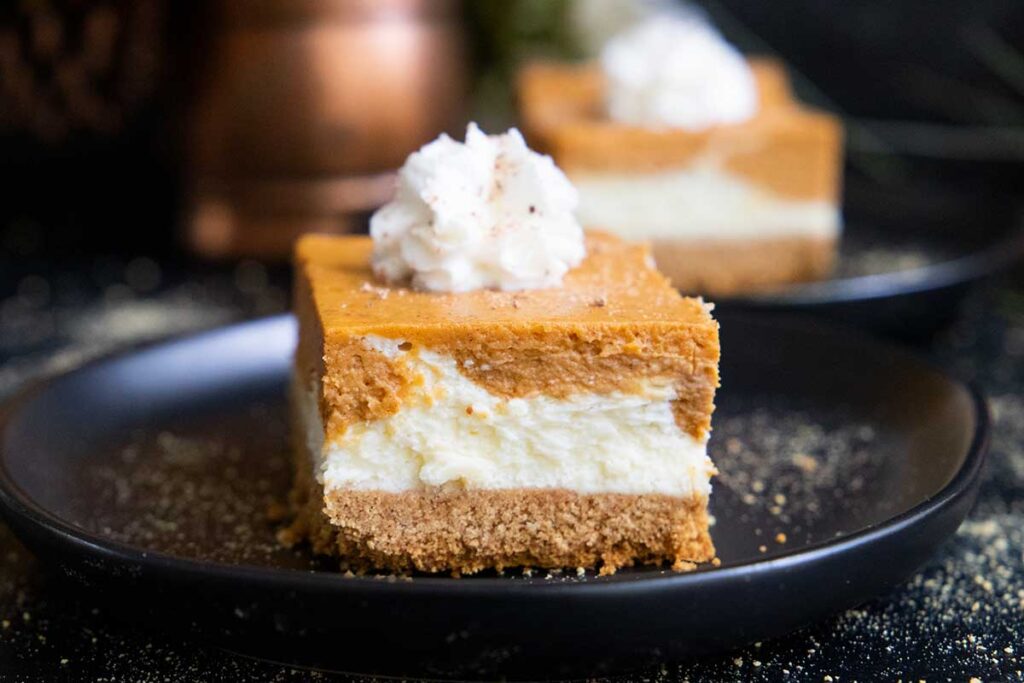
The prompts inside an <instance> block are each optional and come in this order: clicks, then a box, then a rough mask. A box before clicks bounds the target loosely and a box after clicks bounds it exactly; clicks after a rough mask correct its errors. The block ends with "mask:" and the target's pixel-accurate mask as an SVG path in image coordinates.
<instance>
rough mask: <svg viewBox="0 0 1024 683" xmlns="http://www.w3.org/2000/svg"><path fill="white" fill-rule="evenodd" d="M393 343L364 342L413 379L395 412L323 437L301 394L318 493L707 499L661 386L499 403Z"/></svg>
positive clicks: (441, 364) (669, 390) (689, 440)
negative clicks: (551, 491)
mask: <svg viewBox="0 0 1024 683" xmlns="http://www.w3.org/2000/svg"><path fill="white" fill-rule="evenodd" d="M401 341H402V340H398V339H395V340H389V339H382V338H379V337H376V338H374V337H368V338H366V340H365V342H366V343H367V345H368V346H369V347H371V348H374V349H375V350H378V351H381V352H384V353H386V354H387V355H389V356H390V357H392V358H395V359H396V360H398V361H399V362H403V363H408V364H409V365H410V366H411V367H412V368H413V369H414V371H416V372H417V373H419V374H420V375H421V376H422V377H423V382H422V384H420V385H419V386H418V387H416V388H415V389H413V391H412V393H411V394H410V395H409V396H408V398H407V400H406V402H405V404H404V405H403V407H402V408H401V409H400V410H399V411H398V412H397V413H396V414H394V415H392V416H390V417H388V418H385V419H380V420H375V421H371V422H366V423H361V424H357V425H354V426H352V427H350V428H349V429H348V430H347V431H346V432H345V434H344V435H343V436H341V437H340V438H337V439H335V440H331V441H329V442H327V443H324V437H323V434H324V427H323V423H322V420H321V418H320V413H319V409H318V407H317V401H316V393H315V390H314V389H313V388H310V389H309V390H308V395H307V396H306V399H305V401H304V404H305V413H306V415H305V420H306V424H307V425H308V428H309V444H310V448H311V449H312V452H313V453H314V454H320V456H321V459H320V462H319V463H317V469H318V472H317V475H318V479H319V480H320V482H321V483H322V484H323V485H324V488H325V490H328V491H330V490H333V489H358V490H381V491H393V492H400V491H410V490H412V491H416V490H424V489H429V488H432V487H455V488H466V489H511V488H563V489H569V490H572V491H577V492H580V493H632V494H652V493H661V494H669V495H676V496H683V497H692V496H696V495H700V496H707V495H708V494H709V492H710V478H711V475H712V474H713V472H714V467H713V466H712V464H711V461H710V459H708V457H707V442H706V440H697V439H694V438H693V437H691V436H690V435H688V434H686V433H685V432H683V431H682V430H681V429H680V428H679V426H678V425H677V424H676V421H675V416H674V415H673V412H672V406H671V403H670V402H671V401H672V399H673V398H674V397H675V389H674V388H673V387H672V386H671V384H670V383H669V382H653V381H652V382H649V383H647V385H646V386H645V387H644V391H643V392H642V393H641V394H623V393H614V394H604V395H597V394H577V395H575V396H572V397H570V398H568V399H564V400H563V399H555V398H551V397H547V396H533V397H528V398H513V399H506V398H502V397H499V396H496V395H494V394H492V393H490V392H489V391H487V390H486V389H485V388H483V387H482V386H480V385H478V384H476V383H475V382H473V381H472V380H470V379H468V378H467V377H465V376H464V375H463V374H462V373H461V372H460V371H459V369H458V367H457V366H456V363H455V361H454V360H453V359H452V358H450V357H447V356H442V355H439V354H437V353H433V352H430V351H427V350H424V349H418V350H417V349H413V350H410V351H408V352H405V351H401V350H400V349H399V348H398V345H399V344H400V343H401Z"/></svg>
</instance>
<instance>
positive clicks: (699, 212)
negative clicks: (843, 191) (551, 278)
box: [572, 164, 841, 240]
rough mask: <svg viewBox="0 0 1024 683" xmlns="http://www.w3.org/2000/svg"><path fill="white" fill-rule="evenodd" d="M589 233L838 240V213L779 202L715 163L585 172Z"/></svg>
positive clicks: (818, 205)
mask: <svg viewBox="0 0 1024 683" xmlns="http://www.w3.org/2000/svg"><path fill="white" fill-rule="evenodd" d="M572 181H573V184H575V185H576V189H577V191H578V192H579V195H580V205H579V208H578V209H577V212H576V215H577V216H578V217H579V219H580V223H582V224H583V225H584V227H591V228H601V229H603V230H608V231H610V232H614V233H617V234H618V235H620V236H621V237H624V238H626V239H708V240H713V239H726V240H728V239H737V238H742V239H755V238H759V237H761V238H774V237H788V236H795V237H832V236H835V235H836V234H837V233H838V232H839V228H840V224H841V219H840V211H839V208H838V207H837V206H836V205H835V204H833V203H831V202H827V201H799V200H792V199H785V198H782V197H778V196H776V195H774V194H772V193H770V192H767V191H765V190H763V189H761V188H759V187H757V186H755V185H753V184H751V183H750V182H749V181H747V180H746V179H744V178H742V177H741V176H737V175H735V174H731V173H729V172H727V171H725V170H722V169H721V168H718V167H716V166H715V165H712V164H698V165H695V166H692V167H688V168H685V169H677V170H671V171H661V172H657V173H629V174H625V173H585V174H584V173H580V174H574V175H573V176H572Z"/></svg>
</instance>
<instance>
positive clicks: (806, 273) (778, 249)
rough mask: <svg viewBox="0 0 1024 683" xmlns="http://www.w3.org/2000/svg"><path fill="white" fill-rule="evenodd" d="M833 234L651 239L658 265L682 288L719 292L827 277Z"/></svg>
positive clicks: (833, 250)
mask: <svg viewBox="0 0 1024 683" xmlns="http://www.w3.org/2000/svg"><path fill="white" fill-rule="evenodd" d="M836 241H837V240H836V238H833V237H777V238H757V239H746V238H745V239H734V240H729V239H721V240H704V241H698V240H655V241H654V244H653V251H654V260H655V261H656V262H657V264H658V270H660V271H661V272H662V273H664V274H665V275H666V276H668V278H669V279H670V280H671V281H672V284H673V286H675V287H677V288H679V289H680V290H682V292H683V293H684V294H693V293H701V294H712V295H716V296H724V295H731V294H738V293H750V292H757V291H765V290H768V289H771V288H772V287H778V286H779V285H783V284H788V283H794V282H809V281H813V280H820V279H822V278H824V277H827V276H828V274H829V273H830V272H831V271H832V268H833V266H834V264H835V260H836V249H837V247H836Z"/></svg>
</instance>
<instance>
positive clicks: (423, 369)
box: [292, 135, 719, 573]
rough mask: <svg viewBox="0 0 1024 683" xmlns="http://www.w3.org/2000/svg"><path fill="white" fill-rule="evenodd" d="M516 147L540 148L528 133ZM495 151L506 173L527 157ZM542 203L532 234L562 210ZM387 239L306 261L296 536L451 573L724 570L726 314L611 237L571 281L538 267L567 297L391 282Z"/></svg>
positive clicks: (365, 560)
mask: <svg viewBox="0 0 1024 683" xmlns="http://www.w3.org/2000/svg"><path fill="white" fill-rule="evenodd" d="M504 137H506V136H501V138H504ZM491 140H494V138H493V137H492V138H491ZM448 142H451V143H452V144H453V145H460V144H461V143H455V142H453V141H448ZM478 142H479V143H480V144H481V145H482V144H484V142H488V141H486V140H485V141H482V142H481V141H479V140H478ZM499 142H500V144H502V145H505V146H512V147H514V148H515V149H516V150H519V152H520V153H521V152H522V150H526V148H525V145H523V144H522V139H521V138H519V137H518V135H516V136H515V139H513V140H512V141H511V142H509V141H508V140H499ZM488 144H491V143H490V142H488ZM520 146H521V149H520ZM428 147H429V146H428ZM434 151H436V150H434ZM456 151H457V150H456ZM426 152H427V154H424V152H421V153H420V154H424V156H429V153H430V152H431V150H429V149H428V150H426ZM453 154H454V152H453ZM529 154H531V155H533V153H532V152H529ZM496 156H497V158H496V159H495V160H494V166H495V167H503V168H508V167H513V168H515V166H516V164H517V163H519V162H520V161H522V160H521V159H517V157H516V155H515V154H513V153H512V152H509V151H507V150H506V151H505V152H502V151H500V150H499V152H498V153H497V155H496ZM414 157H415V155H414ZM534 157H537V158H539V159H543V158H542V157H539V156H538V155H534ZM527 160H529V161H530V162H531V163H538V164H540V163H542V162H541V161H537V159H534V158H532V157H527ZM426 161H427V159H425V158H424V157H423V156H421V157H418V158H414V159H411V160H410V162H409V165H410V167H416V166H417V164H419V165H423V164H425V163H426ZM447 161H448V162H450V161H451V160H450V159H448V160H447ZM544 163H549V162H544ZM441 166H443V167H444V168H448V169H450V168H451V164H450V163H449V164H442V165H441ZM545 168H546V167H545ZM551 170H557V169H554V167H553V166H551ZM520 182H523V179H522V178H521V177H518V178H517V177H502V178H497V179H496V180H495V183H496V185H497V186H506V187H505V189H508V187H509V186H515V185H516V184H517V183H520ZM495 183H490V184H492V185H494V184H495ZM544 186H545V187H548V188H549V189H550V188H551V187H552V186H551V185H550V184H547V183H545V185H544ZM491 189H492V190H494V189H495V188H494V187H493V186H492V187H491ZM434 190H436V187H435V188H434ZM434 190H427V191H424V190H423V189H422V188H418V192H417V193H414V194H416V196H420V195H422V196H429V197H433V196H434V195H433V194H432V192H434ZM399 192H400V194H401V192H402V190H401V189H400V190H399ZM471 194H472V195H473V196H476V193H475V192H473V193H471ZM527 195H529V193H527ZM524 196H525V195H524ZM530 196H532V195H530ZM535 199H536V203H532V202H534V199H532V198H531V199H529V202H531V203H529V204H527V205H525V206H524V207H523V214H524V216H525V218H524V219H523V220H524V224H525V223H528V221H529V220H530V218H529V217H530V216H533V215H536V213H538V212H542V213H549V212H550V211H551V209H552V207H550V206H545V203H548V204H550V203H551V202H550V197H545V196H543V195H542V194H538V195H536V197H535ZM501 204H502V205H506V206H507V202H502V203H501ZM531 206H532V207H533V208H532V211H531V209H530V207H531ZM407 208H408V207H406V209H407ZM403 212H404V213H403V214H402V215H403V216H406V215H417V214H416V212H414V211H413V212H409V211H406V210H405V209H403ZM473 213H477V214H479V213H480V212H479V211H472V212H468V213H467V215H469V214H473ZM445 215H446V214H445V213H444V211H440V210H439V211H438V213H437V214H436V215H435V219H436V220H435V227H436V225H437V223H438V222H441V221H442V219H443V218H444V216H445ZM421 218H422V216H421ZM504 218H510V217H509V216H505V217H504ZM417 220H418V219H417ZM498 222H499V223H500V222H501V220H499V221H498ZM375 227H379V226H375ZM519 227H520V224H519V223H516V228H515V229H519ZM545 227H546V228H547V229H546V232H545V233H544V234H546V235H551V234H553V233H555V232H557V230H556V229H555V227H552V226H551V225H546V226H545ZM491 228H493V225H491ZM381 232H386V230H383V229H381V230H375V231H374V233H375V235H374V238H373V239H371V238H369V237H329V236H308V237H305V238H303V239H302V240H301V241H300V242H299V243H298V245H297V248H296V268H297V284H296V290H295V310H296V313H297V316H298V320H299V344H298V350H297V354H296V366H295V373H294V383H293V387H292V396H293V408H294V416H295V425H296V435H297V437H298V438H297V448H296V472H297V477H296V488H295V498H296V501H297V503H298V506H299V523H298V524H297V526H296V530H298V531H299V532H300V533H302V534H303V535H305V536H307V537H308V538H309V540H310V541H311V543H312V545H313V547H314V549H315V550H316V551H317V552H319V553H324V554H331V555H338V556H340V557H341V558H342V559H343V560H344V562H345V563H347V564H348V565H349V566H354V567H356V568H363V567H373V568H383V569H387V570H392V571H400V572H405V571H410V570H418V571H426V572H437V571H449V572H454V573H470V572H477V571H480V570H482V569H486V568H498V569H500V568H503V567H512V566H531V567H548V568H556V567H558V568H561V567H580V566H583V567H600V568H601V569H602V571H604V572H605V573H608V572H611V571H614V570H615V569H616V568H618V567H621V566H625V565H630V564H633V563H637V562H640V563H668V564H670V565H672V566H674V567H676V568H677V569H682V568H688V567H690V566H692V565H690V563H692V562H702V561H707V560H710V559H712V557H713V555H714V548H713V546H712V543H711V539H710V536H709V533H708V514H707V504H708V495H709V492H710V483H709V482H710V478H711V476H712V474H713V473H714V468H713V466H712V464H711V462H710V460H709V459H708V457H707V454H706V443H707V439H708V433H709V430H710V426H711V425H710V421H711V412H712V410H713V407H714V406H713V398H714V393H715V388H716V387H717V385H718V370H717V367H718V356H719V343H718V325H717V323H716V322H715V321H714V320H713V319H712V317H711V314H710V306H708V305H706V304H705V303H703V302H702V301H701V300H699V299H692V298H684V297H682V296H680V295H679V294H678V293H677V292H676V291H675V290H674V289H673V288H672V287H671V286H670V285H669V283H668V281H667V280H666V279H665V278H664V277H663V276H662V275H661V274H660V273H658V272H657V271H656V270H655V269H654V268H653V267H652V264H651V260H650V256H649V253H648V250H647V248H646V247H645V246H643V245H631V244H625V243H623V242H621V241H620V240H619V239H618V238H616V237H613V236H611V235H608V234H602V233H596V232H595V233H590V234H587V235H586V236H585V237H584V236H583V233H582V232H579V233H578V236H579V238H580V243H579V245H578V247H579V249H580V254H579V258H578V259H576V258H569V259H567V260H566V261H565V263H566V264H567V265H568V264H571V265H569V267H567V268H566V269H565V272H564V273H559V275H558V278H557V280H552V279H551V277H552V276H551V272H550V271H553V270H558V268H557V267H555V266H554V265H552V264H551V263H548V264H547V265H545V266H544V267H543V268H540V269H537V270H536V271H535V272H536V273H537V274H539V275H540V276H541V277H543V278H547V279H548V282H552V283H553V284H549V285H547V286H542V287H530V288H523V287H519V286H518V284H521V283H519V282H518V281H516V282H514V283H512V285H511V286H510V282H509V281H508V280H507V279H500V278H499V281H498V282H496V283H495V282H492V283H491V285H490V286H488V287H474V288H472V289H467V290H465V291H451V290H450V288H446V289H444V290H439V289H437V288H436V287H435V288H433V289H429V288H425V287H424V286H423V281H424V280H425V281H426V282H428V283H430V282H434V283H435V284H436V283H437V281H438V280H443V281H444V282H445V283H448V284H450V280H451V278H452V277H455V276H456V275H457V274H458V273H460V272H463V270H464V264H463V265H456V266H453V267H452V272H451V273H449V274H448V276H446V277H444V278H440V277H435V276H438V271H437V269H435V270H433V271H432V270H430V269H424V270H421V271H419V275H414V274H412V273H406V274H405V277H404V279H400V280H399V281H393V280H389V279H388V278H387V277H384V275H385V273H382V270H387V269H388V268H389V267H391V266H393V265H394V263H393V262H392V261H389V259H390V258H393V257H394V252H388V250H387V249H386V248H385V247H382V243H386V241H387V236H386V235H381V234H380V233H381ZM491 232H492V231H491V230H488V231H487V232H486V234H487V235H490V234H491ZM530 234H533V233H531V232H530V231H527V232H524V233H521V234H518V235H517V240H516V244H518V245H519V246H520V247H522V248H525V246H529V244H528V243H529V241H530ZM537 234H540V233H537ZM570 234H571V231H570ZM487 239H491V238H490V237H487ZM375 242H376V244H375ZM524 242H526V243H527V244H526V245H525V246H524V244H523V243H524ZM404 244H405V247H404V248H403V249H402V250H399V251H402V252H407V253H408V254H415V253H417V252H416V250H415V249H413V248H412V247H410V246H409V243H407V242H406V243H404ZM439 244H440V243H438V244H437V245H435V247H436V248H435V249H431V250H424V251H423V254H424V255H425V256H426V257H429V258H434V257H435V256H436V255H437V253H438V249H440V246H439ZM421 246H422V245H421ZM478 246H479V245H478ZM533 246H536V245H533ZM460 248H461V247H460ZM574 248H575V247H574ZM488 249H490V246H488ZM460 253H461V252H460ZM544 253H546V254H547V253H550V249H549V250H548V251H545V252H544ZM534 255H535V254H534ZM531 258H533V257H532V256H531ZM498 261H499V262H501V263H504V264H505V265H506V266H508V264H509V263H510V261H509V259H508V258H504V259H498ZM444 263H445V264H450V263H453V261H452V259H448V260H446V261H444ZM531 263H532V261H531ZM513 269H514V268H513ZM441 270H443V268H442V269H441ZM485 270H487V269H485ZM527 270H529V269H527ZM481 272H483V271H481ZM487 272H490V270H487ZM420 276H423V277H420ZM432 278H433V279H432ZM456 289H459V288H456Z"/></svg>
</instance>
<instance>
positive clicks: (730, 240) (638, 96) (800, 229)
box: [518, 17, 842, 295]
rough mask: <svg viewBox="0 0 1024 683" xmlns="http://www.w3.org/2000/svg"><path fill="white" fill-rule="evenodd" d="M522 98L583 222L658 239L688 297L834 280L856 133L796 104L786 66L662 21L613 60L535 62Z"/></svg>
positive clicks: (689, 26) (635, 35) (697, 29)
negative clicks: (846, 148) (846, 158)
mask: <svg viewBox="0 0 1024 683" xmlns="http://www.w3.org/2000/svg"><path fill="white" fill-rule="evenodd" d="M518 92H519V101H520V111H521V118H522V121H523V125H524V129H525V131H526V134H527V136H528V137H529V138H530V140H531V142H532V143H533V144H535V146H537V147H538V148H539V149H541V150H543V151H545V152H548V153H550V154H551V155H552V156H553V157H554V159H555V161H556V162H557V163H558V165H559V166H560V167H561V168H562V169H563V170H564V171H565V173H566V174H567V175H568V177H569V178H570V180H571V181H572V182H573V184H574V185H575V186H576V188H577V189H578V191H579V194H580V206H579V212H578V215H579V218H580V220H581V222H582V223H583V225H584V226H585V227H588V228H600V229H605V230H609V231H612V232H614V233H616V234H618V235H620V236H622V237H624V238H626V239H630V240H649V241H651V242H652V244H653V246H654V255H655V259H656V261H657V263H658V267H659V268H660V269H661V270H662V271H663V272H664V273H665V274H667V275H668V276H669V277H670V278H671V279H672V282H673V284H674V285H676V286H677V287H679V288H681V289H682V290H684V291H686V292H704V293H711V294H718V295H721V294H734V293H738V292H747V291H755V290H759V289H765V288H770V287H773V286H777V285H780V284H783V283H788V282H797V281H804V280H813V279H819V278H822V277H824V276H826V275H827V274H828V273H829V271H830V269H831V267H832V265H833V262H834V259H835V254H836V248H837V242H838V239H839V234H840V227H841V217H840V213H841V212H840V197H839V192H840V181H841V178H840V173H841V164H842V158H841V157H842V129H841V126H840V123H839V121H838V120H837V119H836V118H835V117H834V116H832V115H830V114H827V113H824V112H820V111H815V110H812V109H810V108H808V107H805V106H803V105H801V104H800V103H799V102H798V101H797V100H796V99H795V98H794V97H793V94H792V92H791V91H790V87H789V83H788V79H787V77H786V74H785V70H784V69H783V67H782V66H781V65H780V64H778V63H776V62H774V61H770V60H759V59H753V60H750V61H749V62H748V61H747V60H745V59H744V58H743V57H742V55H740V54H739V53H738V52H736V51H735V50H734V49H733V48H732V47H731V46H729V45H728V44H727V43H725V41H724V39H722V38H721V37H720V36H718V34H717V33H716V32H715V31H714V30H713V29H712V28H710V27H708V26H707V25H705V24H703V23H701V22H700V21H699V20H697V19H692V18H688V17H687V18H666V17H658V18H655V19H650V20H647V21H646V22H643V23H641V24H639V25H637V26H635V27H633V28H631V29H629V30H627V31H626V32H625V33H623V34H622V35H621V36H619V37H617V38H615V39H613V40H612V41H610V43H609V44H608V45H607V46H606V47H605V49H604V52H603V53H602V59H601V61H600V63H585V64H551V63H538V64H531V65H528V66H526V67H525V68H524V69H523V70H522V72H521V73H520V77H519V84H518Z"/></svg>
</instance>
